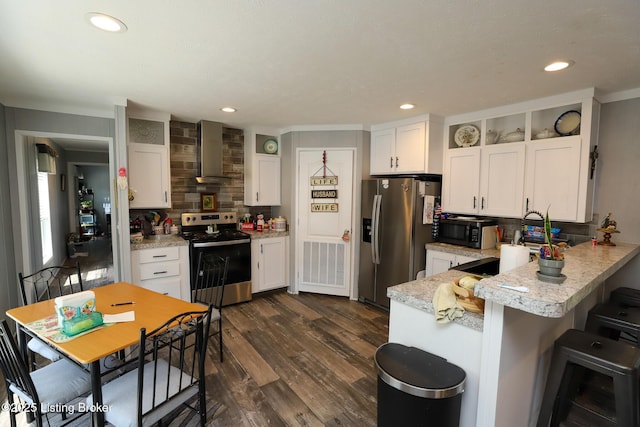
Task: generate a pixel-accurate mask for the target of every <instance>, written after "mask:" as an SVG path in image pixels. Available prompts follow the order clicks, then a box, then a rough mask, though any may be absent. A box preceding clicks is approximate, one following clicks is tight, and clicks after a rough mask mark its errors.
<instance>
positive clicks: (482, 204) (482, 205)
mask: <svg viewBox="0 0 640 427" xmlns="http://www.w3.org/2000/svg"><path fill="white" fill-rule="evenodd" d="M480 209H482V210H484V196H483V197H482V199H481V200H480Z"/></svg>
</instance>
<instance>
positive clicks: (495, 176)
mask: <svg viewBox="0 0 640 427" xmlns="http://www.w3.org/2000/svg"><path fill="white" fill-rule="evenodd" d="M599 116H600V104H599V103H598V102H597V101H596V100H595V98H594V89H587V90H582V91H578V92H572V93H568V94H563V95H557V96H554V97H549V98H543V99H538V100H534V101H529V102H525V103H520V104H514V105H509V106H504V107H499V108H494V109H491V110H485V111H481V112H476V113H469V114H464V115H460V116H455V117H448V118H447V119H446V121H445V129H446V131H445V136H444V149H445V170H444V172H443V184H442V199H443V200H442V208H443V210H444V211H446V212H452V213H463V214H478V215H486V216H495V217H511V218H514V217H515V218H519V217H522V216H523V215H524V214H525V213H526V212H527V211H530V210H537V211H540V212H541V213H543V214H544V213H545V212H546V211H547V209H549V215H550V217H551V219H552V220H557V221H567V222H588V221H591V219H592V217H593V191H594V178H595V175H593V176H592V173H591V162H590V159H591V156H592V153H593V151H594V148H595V147H596V145H597V136H598V123H599Z"/></svg>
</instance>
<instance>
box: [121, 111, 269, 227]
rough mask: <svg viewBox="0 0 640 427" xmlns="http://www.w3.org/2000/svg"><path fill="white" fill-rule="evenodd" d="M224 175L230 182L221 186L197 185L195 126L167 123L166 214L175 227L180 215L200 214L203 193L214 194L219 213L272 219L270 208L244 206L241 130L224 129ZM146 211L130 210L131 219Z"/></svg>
mask: <svg viewBox="0 0 640 427" xmlns="http://www.w3.org/2000/svg"><path fill="white" fill-rule="evenodd" d="M222 141H223V147H224V148H223V163H222V171H223V174H224V175H225V176H227V177H230V178H231V179H230V180H229V181H228V182H226V183H223V184H198V183H197V182H196V177H197V176H199V175H200V152H199V150H198V146H197V142H198V131H197V125H196V123H189V122H180V121H175V120H172V121H171V122H170V165H171V201H172V203H171V204H172V208H171V209H166V210H164V211H163V212H166V213H168V214H169V217H170V218H172V220H173V222H174V224H180V214H182V213H183V212H200V211H201V202H200V195H201V194H202V193H216V199H217V203H218V207H217V210H218V211H233V212H237V217H238V218H240V217H242V215H244V214H245V213H250V214H252V215H254V216H255V215H256V214H258V213H264V214H265V217H267V218H269V217H270V216H271V208H270V207H264V206H262V207H255V208H254V207H249V206H245V205H244V135H243V132H242V130H241V129H233V128H227V127H223V131H222ZM146 213H148V210H133V209H132V210H131V211H130V213H129V215H130V217H131V218H135V217H136V216H140V217H142V216H143V215H144V214H146Z"/></svg>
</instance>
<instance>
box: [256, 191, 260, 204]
mask: <svg viewBox="0 0 640 427" xmlns="http://www.w3.org/2000/svg"><path fill="white" fill-rule="evenodd" d="M258 201H260V197H258V192H257V191H256V202H258Z"/></svg>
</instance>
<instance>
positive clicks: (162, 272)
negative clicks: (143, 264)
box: [153, 270, 167, 274]
mask: <svg viewBox="0 0 640 427" xmlns="http://www.w3.org/2000/svg"><path fill="white" fill-rule="evenodd" d="M153 274H167V270H165V271H154V272H153Z"/></svg>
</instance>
